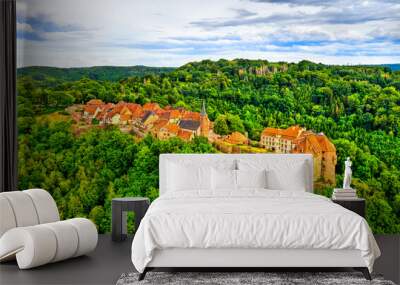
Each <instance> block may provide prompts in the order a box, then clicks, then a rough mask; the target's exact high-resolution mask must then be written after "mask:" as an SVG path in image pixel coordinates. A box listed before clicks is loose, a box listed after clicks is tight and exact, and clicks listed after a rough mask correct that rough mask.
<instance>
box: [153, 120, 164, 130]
mask: <svg viewBox="0 0 400 285" xmlns="http://www.w3.org/2000/svg"><path fill="white" fill-rule="evenodd" d="M166 124H168V120H165V119H159V120H157V121H155V123H154V124H153V130H154V131H159V130H160V129H161V128H162V127H164V126H165V125H166Z"/></svg>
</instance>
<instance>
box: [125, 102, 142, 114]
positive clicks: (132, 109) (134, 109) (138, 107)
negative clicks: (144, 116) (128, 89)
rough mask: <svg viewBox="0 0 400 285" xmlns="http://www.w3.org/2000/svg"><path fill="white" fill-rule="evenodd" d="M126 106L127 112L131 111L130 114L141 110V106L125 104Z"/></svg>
mask: <svg viewBox="0 0 400 285" xmlns="http://www.w3.org/2000/svg"><path fill="white" fill-rule="evenodd" d="M126 106H127V107H128V109H129V110H131V112H132V113H134V112H136V110H138V109H140V110H141V109H142V106H140V105H139V104H136V103H127V105H126Z"/></svg>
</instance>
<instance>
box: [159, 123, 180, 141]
mask: <svg viewBox="0 0 400 285" xmlns="http://www.w3.org/2000/svg"><path fill="white" fill-rule="evenodd" d="M178 133H179V126H178V125H177V124H171V123H168V124H166V125H165V126H163V127H161V128H160V130H159V132H158V135H157V137H158V138H159V139H160V140H166V139H169V138H172V137H176V136H177V135H178Z"/></svg>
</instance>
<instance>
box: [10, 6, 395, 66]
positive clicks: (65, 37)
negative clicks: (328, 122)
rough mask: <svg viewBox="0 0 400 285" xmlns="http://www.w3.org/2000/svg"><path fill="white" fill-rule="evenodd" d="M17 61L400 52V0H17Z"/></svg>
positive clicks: (338, 60) (379, 57)
mask: <svg viewBox="0 0 400 285" xmlns="http://www.w3.org/2000/svg"><path fill="white" fill-rule="evenodd" d="M17 18H18V19H17V38H18V39H17V40H18V41H17V51H18V66H30V65H42V66H59V67H78V66H79V67H80V66H98V65H118V66H129V65H138V64H142V65H148V66H180V65H182V64H185V63H187V62H189V61H198V60H202V59H213V60H217V59H220V58H226V59H234V58H251V59H267V60H270V61H289V62H297V61H300V60H302V59H308V60H312V61H315V62H322V63H326V64H378V63H399V62H400V0H382V1H379V0H374V1H371V0H352V1H348V0H332V1H329V0H325V1H324V0H303V1H299V0H282V1H280V0H217V1H216V0H201V1H199V0H151V1H137V0H113V1H111V0H17Z"/></svg>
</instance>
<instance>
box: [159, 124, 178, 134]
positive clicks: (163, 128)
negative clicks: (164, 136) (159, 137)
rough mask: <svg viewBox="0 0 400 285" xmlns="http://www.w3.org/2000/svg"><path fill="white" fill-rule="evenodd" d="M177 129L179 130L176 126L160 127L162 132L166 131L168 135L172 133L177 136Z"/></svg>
mask: <svg viewBox="0 0 400 285" xmlns="http://www.w3.org/2000/svg"><path fill="white" fill-rule="evenodd" d="M179 129H180V128H179V126H178V125H177V124H167V125H165V126H164V127H162V130H165V131H167V132H169V133H172V134H178V132H179Z"/></svg>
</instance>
